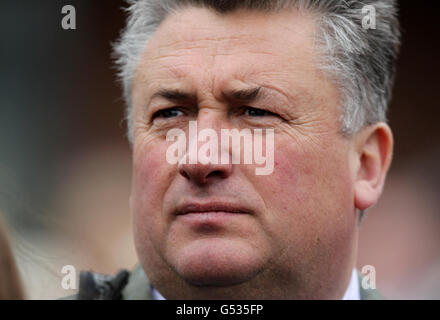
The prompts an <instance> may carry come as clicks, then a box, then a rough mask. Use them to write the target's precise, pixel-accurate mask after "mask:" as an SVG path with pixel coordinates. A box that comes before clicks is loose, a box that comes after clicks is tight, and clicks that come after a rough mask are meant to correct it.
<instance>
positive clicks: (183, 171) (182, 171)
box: [180, 170, 190, 180]
mask: <svg viewBox="0 0 440 320" xmlns="http://www.w3.org/2000/svg"><path fill="white" fill-rule="evenodd" d="M180 174H181V175H182V176H184V177H185V178H186V179H188V180H189V179H190V177H189V174H188V173H187V172H186V171H185V170H180Z"/></svg>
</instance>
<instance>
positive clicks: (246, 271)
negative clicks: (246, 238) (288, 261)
mask: <svg viewBox="0 0 440 320" xmlns="http://www.w3.org/2000/svg"><path fill="white" fill-rule="evenodd" d="M258 249H259V248H256V247H255V246H251V245H249V244H247V243H244V242H242V241H239V240H227V239H218V238H216V239H215V238H213V239H200V240H194V241H192V242H191V243H188V244H186V245H184V246H183V247H181V248H176V249H174V250H172V251H171V252H170V255H169V256H168V260H169V261H170V262H171V263H170V264H171V266H172V267H173V269H174V270H175V272H176V273H177V274H178V275H179V276H180V277H181V278H182V279H183V280H185V281H186V282H187V283H188V284H190V285H193V286H218V287H228V286H233V285H238V284H240V283H243V282H246V281H249V280H251V279H252V278H254V277H255V276H256V275H258V274H259V273H260V272H261V271H262V270H263V269H264V266H265V264H266V262H267V261H266V260H265V259H264V258H263V256H262V254H261V252H258Z"/></svg>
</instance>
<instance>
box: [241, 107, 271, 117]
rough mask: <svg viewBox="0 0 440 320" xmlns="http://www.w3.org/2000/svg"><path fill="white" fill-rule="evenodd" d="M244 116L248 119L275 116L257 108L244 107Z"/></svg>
mask: <svg viewBox="0 0 440 320" xmlns="http://www.w3.org/2000/svg"><path fill="white" fill-rule="evenodd" d="M244 113H245V115H247V116H249V117H265V116H276V114H275V113H273V112H270V111H267V110H263V109H258V108H252V107H245V112H244Z"/></svg>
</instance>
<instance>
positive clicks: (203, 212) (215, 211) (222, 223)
mask: <svg viewBox="0 0 440 320" xmlns="http://www.w3.org/2000/svg"><path fill="white" fill-rule="evenodd" d="M250 214H253V213H252V211H251V210H249V209H248V208H246V207H244V206H242V205H239V204H237V203H231V202H207V203H200V202H187V203H184V204H182V205H180V206H179V207H178V208H177V211H176V218H177V220H179V221H181V222H183V223H185V224H187V225H189V226H191V228H193V230H197V231H198V232H199V231H201V232H203V233H206V232H214V231H219V230H224V228H227V227H228V226H231V225H233V224H236V223H237V222H238V221H241V220H240V219H241V218H240V217H245V216H249V215H250ZM241 222H243V221H241Z"/></svg>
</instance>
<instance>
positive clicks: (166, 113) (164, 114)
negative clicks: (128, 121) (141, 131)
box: [153, 108, 184, 119]
mask: <svg viewBox="0 0 440 320" xmlns="http://www.w3.org/2000/svg"><path fill="white" fill-rule="evenodd" d="M181 115H184V113H183V112H182V111H180V110H179V109H177V108H169V109H163V110H159V111H157V112H155V113H154V114H153V119H155V118H174V117H178V116H181Z"/></svg>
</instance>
